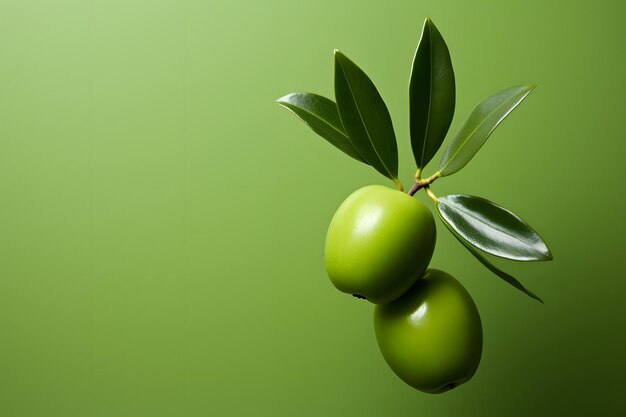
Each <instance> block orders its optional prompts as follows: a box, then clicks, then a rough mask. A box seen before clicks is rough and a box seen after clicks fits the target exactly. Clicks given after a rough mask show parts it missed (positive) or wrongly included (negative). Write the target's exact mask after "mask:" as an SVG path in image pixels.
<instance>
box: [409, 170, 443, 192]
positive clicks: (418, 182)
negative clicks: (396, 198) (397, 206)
mask: <svg viewBox="0 0 626 417" xmlns="http://www.w3.org/2000/svg"><path fill="white" fill-rule="evenodd" d="M439 177H440V175H439V173H436V174H435V175H431V176H430V177H428V178H426V179H421V178H419V176H418V177H417V178H416V179H415V184H413V187H411V189H410V190H409V192H408V193H407V194H409V195H410V196H412V195H415V193H416V192H418V191H419V190H420V189H421V188H424V187H428V186H429V185H430V184H432V183H433V182H435V180H436V179H437V178H439Z"/></svg>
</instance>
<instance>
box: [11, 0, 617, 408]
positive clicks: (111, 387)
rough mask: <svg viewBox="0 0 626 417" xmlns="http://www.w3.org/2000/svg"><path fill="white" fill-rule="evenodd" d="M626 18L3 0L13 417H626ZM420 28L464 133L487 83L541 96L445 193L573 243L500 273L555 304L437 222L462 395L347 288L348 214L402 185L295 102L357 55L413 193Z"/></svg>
mask: <svg viewBox="0 0 626 417" xmlns="http://www.w3.org/2000/svg"><path fill="white" fill-rule="evenodd" d="M625 12H626V10H625V6H624V3H623V2H618V1H606V0H598V1H594V2H583V1H578V2H561V1H539V0H529V1H524V2H503V1H500V0H498V1H496V0H489V1H481V2H464V1H442V0H439V1H420V2H416V1H402V2H379V3H377V4H374V2H371V4H368V2H363V1H356V0H351V1H342V2H336V1H330V0H320V1H315V2H294V1H286V0H283V1H279V0H273V1H266V2H255V1H242V0H237V1H228V2H227V1H199V0H198V1H181V0H169V1H165V0H150V1H148V0H143V1H138V0H106V1H104V0H103V1H84V0H74V1H69V0H59V1H44V0H40V1H32V0H2V1H0V198H1V202H0V416H3V417H27V416H28V417H30V416H33V417H52V416H63V417H71V416H81V417H84V416H94V417H95V416H107V417H125V416H129V417H137V416H150V417H156V416H184V417H187V416H190V417H191V416H207V415H233V416H235V415H251V416H256V415H259V416H262V415H268V416H269V415H271V416H277V415H279V416H292V415H293V416H320V415H328V416H346V415H355V416H361V417H363V416H382V415H389V416H391V415H394V416H409V415H411V416H414V415H423V416H431V417H437V416H460V415H463V416H529V415H536V416H556V415H567V416H589V415H602V416H616V415H622V413H623V412H624V409H625V408H626V401H625V400H624V394H623V392H624V388H626V383H625V382H624V374H626V360H625V358H624V356H625V352H626V346H625V339H626V303H625V302H624V293H625V292H626V280H625V279H624V278H625V274H624V272H623V271H624V268H623V264H624V259H623V258H624V255H623V252H624V236H625V235H626V226H625V223H626V222H625V221H624V202H625V198H624V183H623V174H622V172H623V170H622V164H623V158H624V154H625V151H626V145H625V141H624V129H623V126H624V121H623V119H624V97H625V96H626V85H625V81H624V73H625V71H626V58H625V55H624V49H623V42H624V39H625V35H626V28H625V26H624V23H623V22H624V18H625V17H626V13H625ZM426 16H430V17H431V18H432V19H433V21H434V22H435V23H436V24H437V26H438V28H439V29H440V31H441V32H442V34H443V36H444V38H445V39H446V41H447V43H448V46H449V48H450V51H451V55H452V61H453V64H454V67H455V72H456V79H457V111H456V116H455V121H454V122H453V125H452V131H455V130H456V129H457V128H458V127H459V126H460V123H461V122H462V121H463V120H464V118H465V117H466V116H467V115H468V114H469V112H470V111H471V109H472V108H473V106H474V105H475V104H476V103H477V102H478V101H479V100H481V99H483V98H484V97H486V96H487V95H489V94H491V93H493V92H495V91H498V90H500V89H502V88H504V87H508V86H510V85H514V84H520V83H527V82H535V83H537V84H538V88H537V89H536V90H535V91H534V92H533V93H532V94H531V96H530V97H529V98H528V99H527V100H526V101H525V102H524V103H523V104H522V105H521V107H520V108H519V109H518V110H516V111H515V112H514V113H513V114H512V115H511V117H510V118H509V120H506V121H505V122H504V123H503V125H502V126H500V127H499V128H498V130H497V131H496V133H495V134H494V135H493V136H492V138H491V139H490V140H489V142H488V143H487V144H486V145H485V147H484V148H483V150H481V152H480V153H479V154H478V155H477V156H476V158H475V159H474V160H472V161H471V162H470V164H469V165H468V166H467V167H466V168H465V169H464V170H463V171H462V172H460V173H458V174H456V175H454V176H452V177H449V178H446V179H442V180H440V181H439V182H438V183H437V184H435V185H434V187H433V189H434V191H435V192H436V193H438V194H440V195H445V194H446V193H458V192H462V193H468V194H475V195H481V196H484V197H487V198H489V199H491V200H493V201H495V202H498V203H500V204H502V205H504V206H505V207H508V208H510V209H512V210H514V211H516V212H517V213H519V214H520V215H521V216H522V217H524V218H525V219H526V220H527V221H528V222H529V223H531V224H532V225H533V226H534V227H535V228H536V229H537V230H539V231H540V232H541V234H542V236H543V237H544V238H545V239H546V240H547V242H548V243H549V244H550V246H551V249H552V251H553V254H554V257H555V260H554V261H553V262H551V263H543V264H541V263H533V264H520V263H508V264H507V263H504V262H498V265H500V266H502V267H504V268H505V269H507V270H508V271H510V272H512V273H514V274H515V275H516V276H518V277H519V278H520V279H521V280H522V281H523V282H524V283H525V284H527V285H528V286H529V287H530V288H531V289H533V290H534V291H536V292H537V293H538V294H540V295H541V296H542V297H543V298H544V300H545V305H541V304H539V303H537V302H535V301H533V300H531V299H530V298H528V297H526V296H524V295H523V294H521V293H519V292H517V291H516V290H514V289H513V288H511V287H509V286H507V285H506V284H504V283H503V282H502V281H500V280H499V279H497V278H496V277H495V276H492V275H491V274H490V273H489V272H488V271H487V270H485V269H484V268H482V267H481V266H480V265H479V264H478V263H477V262H476V261H475V260H474V259H473V258H472V257H471V256H470V255H469V254H468V253H466V252H465V251H464V249H463V248H462V247H461V245H459V244H458V243H457V242H456V241H455V240H454V239H453V238H452V237H451V236H450V235H449V234H448V233H447V232H446V231H445V230H444V228H443V227H442V225H441V224H438V230H439V237H438V246H437V249H436V252H435V255H434V258H433V261H432V263H431V265H433V266H435V267H437V268H441V269H444V270H446V271H447V272H449V273H451V274H453V275H455V276H456V277H457V278H458V279H459V280H461V281H462V282H463V284H464V285H465V286H466V287H467V288H468V290H469V291H470V292H471V294H472V295H473V297H474V299H475V301H476V303H477V305H478V307H479V310H480V312H481V315H482V320H483V326H484V333H485V340H484V342H485V343H484V351H483V359H482V363H481V366H480V368H479V370H478V372H477V374H476V376H475V377H474V379H473V380H472V381H471V382H469V383H467V384H466V385H464V386H462V387H460V388H458V389H456V390H453V391H452V392H449V393H446V394H443V395H440V396H431V395H427V394H422V393H420V392H417V391H414V390H412V389H411V388H409V387H407V386H406V385H404V384H403V383H402V382H401V381H400V380H399V379H397V378H396V377H395V375H393V373H392V372H391V371H390V370H389V369H388V368H387V366H386V365H385V363H384V361H383V359H382V357H381V355H380V353H379V352H378V350H377V346H376V342H375V339H374V334H373V326H372V317H371V316H372V306H371V305H369V304H368V303H366V302H362V301H358V300H356V299H353V298H352V297H349V296H347V295H345V294H341V293H339V292H337V291H335V290H334V288H332V286H331V284H330V282H329V280H328V279H327V277H326V275H325V270H324V262H323V247H324V237H325V232H326V227H327V225H328V222H329V220H330V218H331V216H332V214H333V212H334V210H335V209H336V208H337V206H338V205H339V204H340V203H341V201H342V200H343V199H344V198H345V197H346V196H347V195H348V194H350V193H351V192H352V191H354V190H355V189H357V188H359V187H361V186H364V185H367V184H372V183H380V184H387V185H389V186H393V184H391V183H390V182H389V181H388V180H386V179H385V178H383V177H382V176H380V175H379V174H377V173H376V172H375V171H374V170H373V169H371V168H369V167H366V166H365V165H361V164H359V163H357V162H355V161H353V160H351V159H350V158H348V157H346V156H345V155H343V154H341V153H340V152H337V151H336V150H334V149H333V148H332V147H331V146H329V145H328V144H327V143H325V142H324V141H322V140H321V139H319V138H318V137H316V136H315V135H314V133H312V132H311V131H310V130H308V129H307V128H306V127H305V126H303V125H302V124H301V123H300V122H298V121H297V120H296V119H295V118H294V117H293V116H292V115H290V114H288V112H287V111H285V110H284V109H281V108H279V107H278V106H277V105H275V104H274V100H275V99H276V98H278V97H280V96H282V95H284V94H286V93H289V92H292V91H313V92H317V93H320V94H323V95H327V96H332V91H333V89H332V79H333V66H332V64H333V59H332V50H333V48H339V49H341V50H342V51H343V52H345V53H346V54H347V55H348V56H349V57H351V58H352V59H354V60H355V62H357V63H358V64H359V65H360V66H361V67H362V68H363V69H364V70H365V71H366V72H367V73H368V74H369V75H370V76H371V77H372V79H373V80H374V82H375V83H376V85H377V86H378V88H379V90H380V92H381V94H382V95H383V97H384V98H385V100H386V102H387V105H388V107H389V109H390V112H391V114H392V118H393V121H394V125H395V128H396V132H397V137H398V141H399V150H400V174H401V179H402V181H403V182H404V184H405V186H406V187H408V186H410V179H411V177H412V174H413V172H414V170H415V167H414V163H413V161H412V160H411V153H410V148H409V140H408V117H407V86H408V76H409V69H410V64H411V60H412V57H413V53H414V50H415V46H416V44H417V41H418V39H419V35H420V30H421V25H422V22H423V19H424V18H425V17H426ZM438 158H439V157H436V158H435V163H436V161H437V160H438ZM435 163H433V164H432V165H433V167H429V168H427V169H426V174H430V173H432V171H433V170H434V167H435ZM419 198H420V199H422V200H424V201H426V200H425V198H424V195H423V193H420V196H419Z"/></svg>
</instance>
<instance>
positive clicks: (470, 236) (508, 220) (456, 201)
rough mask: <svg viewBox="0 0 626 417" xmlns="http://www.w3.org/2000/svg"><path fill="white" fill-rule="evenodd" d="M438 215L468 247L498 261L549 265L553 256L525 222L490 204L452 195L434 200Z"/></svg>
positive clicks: (461, 195)
mask: <svg viewBox="0 0 626 417" xmlns="http://www.w3.org/2000/svg"><path fill="white" fill-rule="evenodd" d="M436 207H437V211H438V212H439V215H440V216H441V217H442V218H444V219H445V220H446V222H447V223H448V224H449V225H450V226H451V227H452V228H453V229H454V230H455V231H456V232H457V233H458V234H459V235H461V236H462V237H463V239H465V240H466V241H467V242H469V243H470V244H471V245H473V246H475V247H477V248H478V249H481V250H483V251H485V252H487V253H490V254H492V255H495V256H499V257H501V258H507V259H513V260H517V261H549V260H551V259H552V254H551V253H550V250H549V249H548V247H547V246H546V244H545V242H544V241H543V240H542V239H541V237H540V236H539V234H537V232H535V231H534V230H533V229H532V228H531V227H530V226H529V225H528V224H527V223H526V222H524V221H523V220H522V219H520V218H519V217H518V216H517V215H516V214H514V213H513V212H511V211H509V210H507V209H505V208H504V207H501V206H499V205H497V204H495V203H493V202H491V201H489V200H486V199H484V198H480V197H474V196H471V195H464V194H453V195H448V196H445V197H440V198H439V199H438V200H437V204H436Z"/></svg>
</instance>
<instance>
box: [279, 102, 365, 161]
mask: <svg viewBox="0 0 626 417" xmlns="http://www.w3.org/2000/svg"><path fill="white" fill-rule="evenodd" d="M276 103H278V104H279V105H281V106H283V107H285V108H286V109H287V110H289V111H291V112H292V113H293V114H295V115H296V116H297V117H298V118H299V119H300V120H302V121H303V122H304V123H305V124H306V125H307V126H309V127H310V128H311V129H312V130H313V131H314V132H315V133H317V134H318V135H320V136H321V137H323V138H324V139H326V140H327V141H328V142H330V143H331V144H332V145H333V146H335V147H336V148H337V149H339V150H341V151H343V152H344V153H346V154H347V155H349V156H351V157H352V158H354V159H356V160H357V161H361V162H363V163H365V164H367V162H365V160H364V159H363V158H361V155H359V153H358V152H357V151H356V149H354V146H353V145H352V142H350V138H349V137H348V135H347V133H346V132H345V130H344V129H343V125H342V124H341V119H340V118H339V112H338V110H337V104H335V102H334V101H332V100H330V99H328V98H326V97H323V96H320V95H317V94H313V93H291V94H287V95H286V96H284V97H281V98H279V99H278V100H276Z"/></svg>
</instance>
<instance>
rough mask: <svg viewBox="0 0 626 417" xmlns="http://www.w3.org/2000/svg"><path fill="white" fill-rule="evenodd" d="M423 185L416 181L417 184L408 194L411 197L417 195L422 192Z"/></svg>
mask: <svg viewBox="0 0 626 417" xmlns="http://www.w3.org/2000/svg"><path fill="white" fill-rule="evenodd" d="M422 187H423V185H422V184H421V183H420V182H419V181H415V184H413V187H411V189H410V190H409V192H408V194H409V195H410V196H413V195H415V193H416V192H418V191H419V190H420V188H422Z"/></svg>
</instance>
